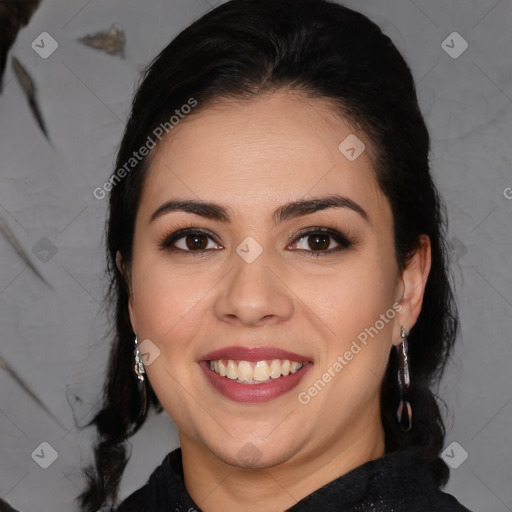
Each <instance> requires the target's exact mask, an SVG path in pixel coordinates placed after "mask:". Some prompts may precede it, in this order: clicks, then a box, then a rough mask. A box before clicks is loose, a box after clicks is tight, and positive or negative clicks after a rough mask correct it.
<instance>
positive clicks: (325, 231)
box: [289, 227, 354, 257]
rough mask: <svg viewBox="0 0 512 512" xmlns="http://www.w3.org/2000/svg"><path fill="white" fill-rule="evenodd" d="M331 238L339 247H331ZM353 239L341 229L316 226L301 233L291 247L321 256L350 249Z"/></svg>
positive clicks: (309, 254)
mask: <svg viewBox="0 0 512 512" xmlns="http://www.w3.org/2000/svg"><path fill="white" fill-rule="evenodd" d="M331 239H333V240H334V241H335V243H337V244H338V247H331ZM353 243H354V242H353V241H351V240H350V239H349V238H347V237H346V236H344V235H343V234H341V233H340V232H339V231H336V230H334V229H329V228H321V227H319V228H314V229H312V230H309V231H304V232H302V233H299V234H298V235H297V236H296V237H295V241H294V242H293V244H291V245H290V246H289V248H293V249H298V250H300V251H304V253H305V254H307V255H308V256H315V257H317V256H320V255H321V254H322V255H326V254H329V253H335V252H339V251H342V250H343V249H348V248H349V247H350V246H351V245H353Z"/></svg>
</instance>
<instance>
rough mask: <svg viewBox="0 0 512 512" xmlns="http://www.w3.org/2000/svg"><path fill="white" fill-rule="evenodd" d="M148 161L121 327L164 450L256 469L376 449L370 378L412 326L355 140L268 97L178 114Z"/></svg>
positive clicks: (324, 109) (308, 110) (378, 374)
mask: <svg viewBox="0 0 512 512" xmlns="http://www.w3.org/2000/svg"><path fill="white" fill-rule="evenodd" d="M354 134H355V135H356V136H357V138H358V139H359V141H360V142H363V143H364V144H365V145H366V150H363V151H362V153H361V154H360V155H359V156H358V153H359V152H360V151H361V149H362V146H360V145H358V144H360V142H358V140H357V139H354ZM347 137H349V139H348V140H346V141H345V139H347ZM343 141H345V142H344V143H343V144H342V145H341V147H340V144H341V143H342V142H343ZM155 151H156V154H155V155H154V159H153V160H152V162H151V165H150V168H149V171H148V176H147V181H146V183H145V185H144V190H143V193H142V198H141V203H140V208H139V211H138V213H137V218H136V226H135V236H134V245H133V261H132V266H131V288H132V297H131V300H130V318H131V321H132V326H133V330H134V332H136V333H137V335H138V339H139V343H144V345H143V346H142V352H143V353H149V354H150V355H149V357H150V359H146V360H147V361H148V364H146V372H147V376H148V378H149V380H150V382H151V385H152V387H153V389H154V390H155V392H156V394H157V396H158V398H159V400H160V402H161V403H162V405H163V407H164V409H165V410H166V411H167V413H168V414H169V415H170V416H171V417H172V418H173V420H174V422H175V423H176V424H177V426H178V428H179V431H180V438H181V442H182V447H190V450H195V451H196V453H201V454H202V456H203V457H212V456H213V457H215V458H216V459H220V460H221V461H224V462H226V463H228V464H231V465H234V466H238V467H272V466H276V465H278V464H282V463H286V461H288V462H289V461H294V462H300V461H301V460H312V459H314V458H315V457H316V456H317V455H318V454H320V453H330V454H331V455H332V456H335V454H339V453H342V452H344V451H345V450H347V449H349V447H350V446H356V445H357V443H358V442H359V441H358V440H362V439H363V440H364V439H366V440H367V439H377V438H378V439H381V438H382V436H381V435H380V434H381V433H382V430H381V428H382V427H381V424H380V409H379V390H380V386H381V382H382V377H383V375H384V372H385V369H386V365H387V362H388V357H389V353H390V350H391V348H392V345H393V344H397V343H399V342H400V335H399V332H400V325H401V324H402V323H403V324H405V325H406V326H407V328H410V327H411V326H412V323H413V320H415V319H412V318H406V317H405V316H404V315H405V313H404V311H405V310H404V311H401V312H399V311H400V310H401V309H402V306H401V305H400V301H401V300H402V298H403V291H404V287H403V279H402V276H401V275H400V272H399V270H398V266H397V262H396V259H395V253H394V238H393V220H392V214H391V210H390V206H389V203H388V201H387V199H386V198H385V197H384V196H383V194H382V193H381V191H380V189H379V187H378V185H377V182H376V180H375V177H374V173H373V171H372V166H371V163H370V159H369V155H368V151H369V141H368V140H367V139H365V136H364V134H362V133H360V132H357V133H356V132H354V129H353V128H351V126H350V125H349V124H347V123H346V122H343V121H342V120H340V118H339V117H338V116H336V115H335V114H334V113H333V109H332V107H330V106H329V104H328V103H326V102H324V100H320V99H306V98H305V97H304V96H302V95H300V94H298V93H291V92H285V91H279V92H277V93H275V94H273V95H267V96H260V97H258V98H257V99H254V100H251V101H246V102H229V103H228V102H226V103H222V104H220V105H219V106H217V107H215V108H207V109H205V110H204V111H202V112H199V113H197V114H195V115H191V116H190V118H188V119H184V120H183V121H181V122H180V124H179V125H177V126H175V127H174V128H173V130H172V132H170V134H169V136H168V137H167V138H164V139H163V140H162V142H160V144H159V145H158V146H157V148H156V149H155ZM334 196H336V197H337V198H338V201H337V202H336V201H334V200H332V202H331V206H330V207H325V205H324V206H323V207H321V206H320V205H321V204H322V203H321V201H322V200H325V199H326V198H331V197H334ZM313 198H314V199H318V200H320V201H319V202H318V203H317V204H316V206H315V203H311V202H310V201H311V200H312V199H313ZM343 198H344V199H343ZM170 201H194V202H198V203H201V202H207V203H208V205H209V206H208V208H205V207H204V208H198V209H197V213H191V212H190V211H183V210H180V209H174V208H173V207H172V205H171V204H170V203H169V202H170ZM302 202H306V203H305V205H304V207H303V208H301V207H300V204H301V203H302ZM296 203H297V204H296ZM211 205H215V209H214V210H211ZM286 205H290V206H286ZM201 211H202V212H203V213H204V215H201V214H200V212H201ZM219 211H222V212H223V214H222V215H221V214H214V213H215V212H217V213H218V212H219ZM276 212H277V213H276ZM185 228H191V232H190V233H189V234H188V235H187V234H186V233H185V234H182V235H180V236H178V237H175V238H174V239H173V237H172V235H173V233H176V232H177V231H178V230H179V229H185ZM322 231H323V232H322ZM322 251H323V252H322ZM407 321H409V324H408V325H407V323H406V322H407ZM144 340H149V341H144ZM147 357H148V356H146V358H147ZM210 361H214V363H211V362H210ZM286 361H290V362H289V363H288V362H286ZM301 364H302V366H300V365H301ZM211 367H213V369H211ZM297 368H298V369H297ZM289 372H293V373H289ZM248 381H249V382H248ZM379 436H380V437H379Z"/></svg>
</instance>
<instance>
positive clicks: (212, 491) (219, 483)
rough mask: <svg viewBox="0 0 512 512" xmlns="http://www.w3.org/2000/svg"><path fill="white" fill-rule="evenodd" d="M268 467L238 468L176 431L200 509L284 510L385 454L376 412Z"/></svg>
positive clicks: (186, 474)
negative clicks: (302, 451)
mask: <svg viewBox="0 0 512 512" xmlns="http://www.w3.org/2000/svg"><path fill="white" fill-rule="evenodd" d="M365 420H366V423H365V424H364V425H365V426H363V427H361V426H359V425H358V427H357V428H353V429H351V432H349V433H347V434H346V435H344V436H338V437H337V438H334V439H327V440H325V442H324V443H322V446H321V447H318V445H316V446H315V449H312V450H310V451H309V452H307V453H306V452H304V453H301V454H297V455H296V456H294V457H293V458H292V459H289V460H287V461H286V462H284V463H282V464H279V465H276V466H274V467H271V468H268V469H241V468H236V467H233V466H231V465H228V464H226V463H224V462H223V461H221V460H220V459H219V458H217V457H216V456H215V455H214V454H212V453H211V452H210V451H209V450H207V449H206V448H205V447H204V445H200V444H199V443H197V442H196V441H195V440H192V439H190V438H188V437H187V436H184V435H183V434H182V433H181V432H180V440H181V449H182V460H183V471H184V477H185V486H186V488H187V491H188V493H189V494H190V496H191V497H192V499H193V500H194V501H195V503H197V505H198V506H199V507H201V509H202V510H203V511H204V512H221V511H225V510H237V509H238V508H240V507H241V506H242V505H243V509H244V511H247V512H256V511H258V512H259V511H261V510H266V511H269V512H280V511H283V510H287V509H288V508H290V507H292V506H293V505H295V504H296V503H297V502H298V501H300V500H301V499H303V498H305V497H306V496H308V495H309V494H311V493H312V492H314V491H315V490H317V489H319V488H321V487H323V486H324V485H325V484H327V483H329V482H331V481H333V480H335V479H336V478H338V477H340V476H342V475H344V474H346V473H348V472H349V471H351V470H352V469H354V468H356V467H358V466H360V465H362V464H364V463H365V462H368V461H370V460H374V459H377V458H379V457H381V456H382V455H384V453H385V444H384V429H383V427H382V423H381V421H380V416H379V417H377V418H373V421H368V420H369V418H365Z"/></svg>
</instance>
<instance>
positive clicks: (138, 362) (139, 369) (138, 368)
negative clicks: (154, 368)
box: [134, 335, 146, 382]
mask: <svg viewBox="0 0 512 512" xmlns="http://www.w3.org/2000/svg"><path fill="white" fill-rule="evenodd" d="M134 353H135V366H134V370H135V373H136V374H137V378H138V379H139V380H140V382H144V375H143V374H144V373H146V369H145V368H144V363H143V362H142V357H141V356H140V350H139V347H138V340H137V335H135V350H134Z"/></svg>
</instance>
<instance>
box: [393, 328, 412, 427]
mask: <svg viewBox="0 0 512 512" xmlns="http://www.w3.org/2000/svg"><path fill="white" fill-rule="evenodd" d="M400 337H401V338H402V343H401V344H400V345H398V346H397V347H396V350H397V352H398V364H399V368H398V387H399V389H400V405H399V406H398V409H397V411H396V416H397V419H398V423H399V424H400V426H401V427H402V430H404V431H405V432H409V430H411V428H412V408H411V404H410V402H409V398H408V392H407V391H408V389H409V385H410V384H411V380H410V377H409V361H408V359H407V351H408V346H407V338H406V336H405V328H404V327H403V326H402V330H401V331H400ZM405 413H407V414H405Z"/></svg>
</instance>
